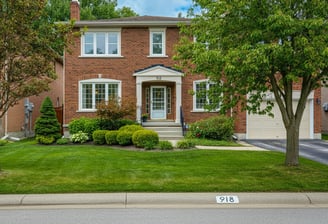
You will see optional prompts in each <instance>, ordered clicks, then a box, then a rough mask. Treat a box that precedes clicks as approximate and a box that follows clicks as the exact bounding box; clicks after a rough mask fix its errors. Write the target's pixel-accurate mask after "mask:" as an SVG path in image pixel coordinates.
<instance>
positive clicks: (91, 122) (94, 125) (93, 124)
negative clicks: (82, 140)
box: [83, 118, 100, 141]
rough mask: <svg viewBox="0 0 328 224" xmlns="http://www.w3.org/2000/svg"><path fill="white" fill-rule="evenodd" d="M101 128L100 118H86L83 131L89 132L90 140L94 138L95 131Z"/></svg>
mask: <svg viewBox="0 0 328 224" xmlns="http://www.w3.org/2000/svg"><path fill="white" fill-rule="evenodd" d="M96 130H100V125H99V119H97V118H89V119H86V120H85V123H84V129H83V132H84V133H87V134H88V138H89V140H90V141H92V140H93V132H94V131H96Z"/></svg>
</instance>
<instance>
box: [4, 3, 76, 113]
mask: <svg viewBox="0 0 328 224" xmlns="http://www.w3.org/2000/svg"><path fill="white" fill-rule="evenodd" d="M45 4H46V0H39V1H35V0H0V117H2V116H3V115H4V114H5V112H6V111H7V110H8V108H9V107H11V106H13V105H15V104H17V103H18V101H19V100H21V99H22V98H24V97H28V96H32V95H37V94H39V93H41V92H44V91H47V90H49V86H48V85H49V83H50V82H51V81H53V80H54V79H55V78H56V74H55V70H54V62H55V61H56V60H57V59H60V56H59V55H58V54H57V53H56V51H57V49H63V48H64V47H65V46H67V45H68V42H69V40H70V38H69V37H70V36H71V34H72V24H70V23H68V24H54V23H51V22H49V21H47V20H44V8H45Z"/></svg>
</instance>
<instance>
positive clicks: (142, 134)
mask: <svg viewBox="0 0 328 224" xmlns="http://www.w3.org/2000/svg"><path fill="white" fill-rule="evenodd" d="M158 141H159V138H158V134H157V133H156V132H155V131H152V130H145V129H144V130H139V131H136V132H134V133H133V135H132V143H133V144H134V145H135V146H136V147H140V148H144V147H145V146H146V145H149V144H150V143H152V144H153V145H157V144H158Z"/></svg>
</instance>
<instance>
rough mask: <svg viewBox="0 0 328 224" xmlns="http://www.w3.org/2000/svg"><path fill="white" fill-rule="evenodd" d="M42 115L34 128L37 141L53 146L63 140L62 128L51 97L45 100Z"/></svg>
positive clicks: (41, 109) (41, 110)
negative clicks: (60, 139) (57, 141)
mask: <svg viewBox="0 0 328 224" xmlns="http://www.w3.org/2000/svg"><path fill="white" fill-rule="evenodd" d="M40 113H41V115H40V117H38V118H37V120H36V122H35V127H34V129H35V136H36V140H37V141H38V142H39V143H40V144H51V143H53V142H55V141H56V140H57V139H59V138H61V132H60V131H61V127H60V123H59V122H58V120H57V117H56V112H55V109H54V107H53V104H52V101H51V99H50V98H49V97H46V98H45V99H44V100H43V102H42V105H41V108H40ZM50 141H52V142H50Z"/></svg>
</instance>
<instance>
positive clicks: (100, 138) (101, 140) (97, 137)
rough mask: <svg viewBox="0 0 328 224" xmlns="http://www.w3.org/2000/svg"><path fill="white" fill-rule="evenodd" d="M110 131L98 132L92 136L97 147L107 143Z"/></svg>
mask: <svg viewBox="0 0 328 224" xmlns="http://www.w3.org/2000/svg"><path fill="white" fill-rule="evenodd" d="M107 132H108V130H96V131H94V132H93V134H92V138H93V142H94V143H95V144H97V145H104V144H105V143H106V139H105V135H106V133H107Z"/></svg>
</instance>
